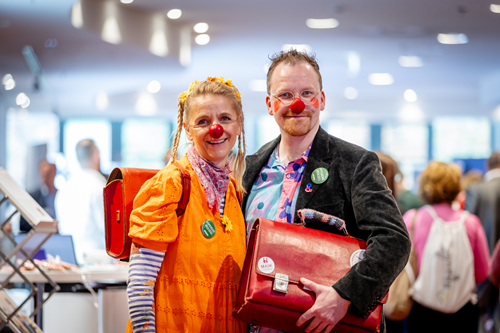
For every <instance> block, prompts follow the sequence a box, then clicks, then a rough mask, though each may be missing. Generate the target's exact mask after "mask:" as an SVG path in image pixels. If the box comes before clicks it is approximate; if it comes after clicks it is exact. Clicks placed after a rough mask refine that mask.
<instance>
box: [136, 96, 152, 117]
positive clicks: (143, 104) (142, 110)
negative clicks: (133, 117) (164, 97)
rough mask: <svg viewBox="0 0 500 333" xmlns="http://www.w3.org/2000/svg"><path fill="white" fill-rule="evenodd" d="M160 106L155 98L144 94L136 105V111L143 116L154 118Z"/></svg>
mask: <svg viewBox="0 0 500 333" xmlns="http://www.w3.org/2000/svg"><path fill="white" fill-rule="evenodd" d="M157 109H158V106H157V105H156V102H155V100H154V99H153V97H152V96H151V95H150V94H148V93H145V92H144V93H142V94H141V95H140V96H139V98H138V99H137V103H136V104H135V111H136V112H137V113H138V114H140V115H141V116H152V115H154V114H156V112H157Z"/></svg>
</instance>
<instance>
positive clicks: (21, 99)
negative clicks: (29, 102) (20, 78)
mask: <svg viewBox="0 0 500 333" xmlns="http://www.w3.org/2000/svg"><path fill="white" fill-rule="evenodd" d="M27 98H28V96H26V94H25V93H23V92H22V93H19V94H18V95H17V97H16V104H17V105H22V104H24V103H25V102H26V99H27Z"/></svg>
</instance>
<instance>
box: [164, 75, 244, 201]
mask: <svg viewBox="0 0 500 333" xmlns="http://www.w3.org/2000/svg"><path fill="white" fill-rule="evenodd" d="M208 94H212V95H222V96H226V97H227V98H229V100H230V101H231V103H232V104H233V107H234V110H235V111H236V114H237V116H238V120H239V122H240V126H241V135H239V136H238V153H237V154H236V158H235V161H234V168H233V170H232V171H233V177H234V179H235V180H236V189H237V190H238V191H240V190H243V173H244V172H245V154H246V143H245V126H244V122H245V118H244V115H243V107H242V105H241V99H240V93H239V92H238V89H237V88H236V87H235V86H234V85H233V84H232V82H231V80H227V81H225V80H224V79H223V78H222V77H221V78H211V77H209V78H207V80H206V81H201V82H198V81H195V82H194V84H193V83H192V84H191V85H190V87H189V89H188V90H187V91H185V92H183V93H182V94H181V95H180V96H179V99H178V114H177V129H176V132H175V137H174V143H173V145H172V151H171V153H172V155H171V157H170V162H169V163H168V164H171V163H173V162H174V161H175V156H176V154H177V148H178V147H179V141H180V138H181V133H182V123H183V121H184V118H185V119H189V112H190V109H191V105H192V103H193V101H194V100H195V99H196V98H197V97H199V96H203V95H208ZM242 141H243V142H242Z"/></svg>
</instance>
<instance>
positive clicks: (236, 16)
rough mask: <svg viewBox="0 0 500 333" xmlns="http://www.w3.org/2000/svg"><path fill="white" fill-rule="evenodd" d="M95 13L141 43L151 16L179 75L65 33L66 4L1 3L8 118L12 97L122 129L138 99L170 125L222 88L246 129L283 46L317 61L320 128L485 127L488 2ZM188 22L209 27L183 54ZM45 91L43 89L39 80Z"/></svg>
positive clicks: (495, 87)
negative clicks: (185, 95) (329, 23)
mask: <svg viewBox="0 0 500 333" xmlns="http://www.w3.org/2000/svg"><path fill="white" fill-rule="evenodd" d="M493 1H497V2H499V3H500V0H493ZM103 2H105V1H104V0H102V1H97V0H94V1H91V0H85V1H82V3H86V4H87V5H89V6H90V5H92V3H94V5H95V6H94V7H92V6H90V7H88V8H100V7H99V5H100V4H102V3H103ZM107 2H112V3H114V4H115V5H116V6H118V7H119V8H125V9H126V11H127V13H128V14H127V15H129V16H127V17H128V18H129V19H122V20H121V21H120V22H119V29H121V31H122V34H130V35H131V36H132V35H133V34H134V31H136V32H137V31H142V30H141V29H143V28H144V27H143V26H142V24H141V22H143V21H141V20H139V19H137V20H136V19H135V18H136V17H146V16H147V15H153V14H154V13H157V15H162V17H163V18H164V20H165V21H166V22H168V24H169V26H168V29H169V33H170V34H171V35H175V36H177V35H178V34H179V33H180V31H181V30H182V29H188V30H189V31H191V36H190V37H189V38H190V39H189V41H190V46H191V61H190V64H189V65H187V66H182V65H181V64H180V63H179V58H178V57H177V53H175V52H170V53H169V55H167V56H157V55H154V54H152V53H151V52H150V51H149V50H148V48H147V47H144V46H142V45H141V42H140V41H138V42H127V38H126V36H125V37H124V38H123V40H124V41H123V42H120V43H118V44H113V43H109V42H106V41H104V40H103V39H102V38H101V34H100V33H99V32H98V31H97V30H96V29H95V28H94V29H92V28H88V27H87V26H83V27H81V28H75V27H74V26H73V25H72V8H74V7H73V6H74V5H75V1H74V0H2V1H0V76H1V77H3V76H4V75H5V74H11V75H12V76H13V78H14V80H15V82H16V86H15V87H14V89H12V90H9V91H7V90H5V89H3V88H1V87H0V91H1V94H0V96H2V99H1V100H2V101H3V105H4V106H5V107H6V108H13V109H16V108H19V106H17V105H16V96H17V95H18V94H19V93H20V92H24V93H26V95H28V96H29V98H30V100H31V103H30V105H29V107H28V110H29V111H30V112H42V111H53V112H56V113H57V114H59V115H60V116H61V118H63V119H64V118H68V117H81V116H84V117H86V116H88V117H96V116H99V117H108V118H111V119H123V118H125V117H131V116H139V115H138V111H137V108H138V106H137V105H138V100H140V98H141V96H144V95H145V94H146V95H148V96H149V97H148V98H150V99H152V100H153V101H154V103H153V104H154V105H152V106H151V104H147V103H146V104H147V105H149V106H150V107H151V110H150V112H142V114H149V115H150V116H151V115H153V116H159V117H175V115H176V110H177V96H178V95H179V93H180V92H181V91H183V90H186V88H187V87H188V85H189V83H190V82H192V81H194V80H196V79H198V80H200V79H204V78H205V77H207V76H224V77H225V78H232V79H233V82H234V83H235V85H236V86H237V87H238V88H239V90H240V91H241V93H242V98H243V104H244V111H245V112H246V114H247V118H252V117H254V116H260V115H264V114H265V112H266V109H265V104H264V99H265V92H263V91H253V90H252V89H251V86H252V85H254V86H259V84H262V80H264V79H265V66H266V64H267V63H268V57H269V56H270V55H272V54H273V53H275V52H277V51H280V50H281V49H282V48H283V45H284V44H307V45H309V47H310V49H311V50H312V52H314V53H315V54H316V56H317V57H318V59H319V64H320V67H321V72H322V75H323V87H324V90H325V93H326V97H327V109H326V111H325V112H324V116H325V117H331V118H347V119H361V120H369V121H382V120H385V119H399V118H401V117H405V119H416V120H418V119H431V118H432V117H434V116H436V115H444V116H455V115H474V116H487V117H492V116H493V115H494V112H495V110H496V107H497V105H498V104H500V61H499V60H500V56H499V55H500V14H496V13H494V12H492V11H491V10H490V5H491V4H492V3H491V2H488V1H484V0H310V1H299V0H253V1H241V0H211V1H206V0H173V1H167V0H135V1H134V2H132V3H130V4H123V3H120V2H119V0H108V1H107ZM173 8H178V9H181V10H182V16H181V17H180V18H179V19H177V20H170V19H168V18H166V13H167V12H168V11H169V10H170V9H173ZM125 9H124V10H125ZM141 15H142V16H141ZM101 16H102V17H104V16H105V13H104V12H102V11H101V10H97V9H96V10H95V12H93V11H91V12H87V16H85V20H87V21H88V19H87V18H92V19H94V18H95V20H96V21H95V22H94V23H95V24H94V23H93V24H94V26H96V25H98V18H99V17H101ZM310 18H313V19H327V18H333V19H335V20H337V21H338V23H339V24H338V26H337V27H336V28H333V29H311V28H309V27H308V26H307V25H306V20H307V19H310ZM89 20H90V19H89ZM99 22H100V21H99ZM198 22H206V23H208V25H209V30H208V32H207V34H209V36H210V42H209V43H208V44H207V45H198V44H196V43H195V37H196V36H197V33H195V32H194V31H192V27H193V26H194V24H196V23H198ZM86 24H87V22H86ZM439 33H463V34H465V35H466V36H467V38H468V43H466V44H460V45H447V44H441V43H440V42H439V41H438V38H437V36H438V34H439ZM137 35H140V34H139V33H137ZM169 36H170V35H169ZM131 38H132V37H131ZM134 38H135V37H134ZM175 38H178V36H177V37H175ZM175 38H174V39H175ZM138 39H140V37H137V38H136V39H135V40H138ZM130 40H132V39H130ZM144 44H147V43H144ZM27 45H29V46H31V47H32V49H33V51H34V54H35V55H36V56H37V58H38V60H39V63H40V64H41V68H42V69H43V74H39V75H38V76H35V75H34V74H33V72H32V71H31V70H30V67H29V66H28V63H27V61H26V59H25V58H26V57H25V56H24V55H23V48H25V46H27ZM401 56H405V57H419V58H420V59H421V61H422V63H423V66H421V67H402V66H401V65H400V64H399V61H398V60H399V59H400V57H401ZM413 59H414V58H413ZM372 73H390V74H391V75H392V77H393V79H394V83H393V84H391V85H372V84H370V82H369V81H368V78H369V75H370V74H372ZM36 77H37V78H38V79H36ZM45 79H46V84H45V85H44V84H43V82H40V80H42V81H43V80H45ZM152 80H157V81H159V82H160V83H161V90H160V91H159V92H158V93H156V94H150V93H147V92H146V86H147V84H148V83H149V82H150V81H152ZM255 80H260V81H255ZM252 87H253V86H252ZM347 87H352V88H354V89H355V90H356V91H357V97H356V98H355V99H348V98H346V96H345V93H344V92H345V89H346V88H347ZM257 88H258V87H257ZM253 89H255V88H253ZM407 89H412V90H413V91H414V92H415V93H416V95H417V97H418V99H417V101H416V102H413V103H409V102H407V101H405V99H404V97H403V95H404V92H405V91H406V90H407ZM257 90H258V89H257ZM351 90H352V89H351ZM99 94H101V95H102V94H105V96H107V101H108V102H107V103H105V105H104V106H102V105H101V106H100V107H98V106H96V98H97V96H99ZM351 97H352V96H351ZM147 105H146V108H147V107H148V106H147ZM155 110H156V111H155ZM139 113H141V112H139ZM499 113H500V112H499Z"/></svg>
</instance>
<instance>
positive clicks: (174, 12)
mask: <svg viewBox="0 0 500 333" xmlns="http://www.w3.org/2000/svg"><path fill="white" fill-rule="evenodd" d="M181 16H182V10H180V9H170V10H169V11H168V13H167V17H168V18H169V19H172V20H177V19H178V18H179V17H181Z"/></svg>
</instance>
